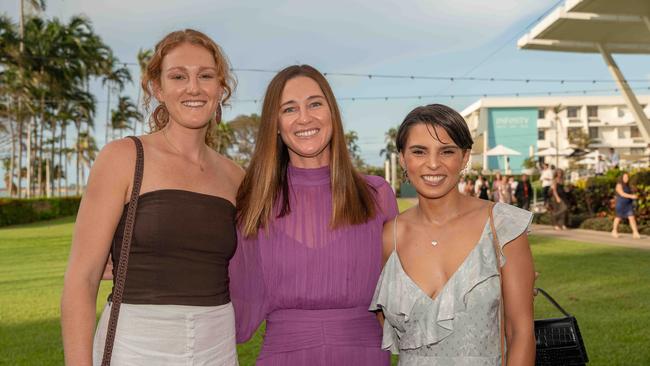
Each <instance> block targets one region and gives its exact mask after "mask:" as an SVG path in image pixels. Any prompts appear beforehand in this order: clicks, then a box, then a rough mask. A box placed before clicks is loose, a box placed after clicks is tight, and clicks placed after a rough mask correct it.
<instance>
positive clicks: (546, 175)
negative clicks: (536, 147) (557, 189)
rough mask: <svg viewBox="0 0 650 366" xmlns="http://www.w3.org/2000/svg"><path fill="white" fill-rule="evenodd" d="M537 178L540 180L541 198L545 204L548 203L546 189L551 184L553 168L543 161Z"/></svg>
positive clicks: (549, 187) (547, 189)
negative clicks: (542, 167) (542, 166)
mask: <svg viewBox="0 0 650 366" xmlns="http://www.w3.org/2000/svg"><path fill="white" fill-rule="evenodd" d="M539 179H540V180H541V181H542V200H543V201H544V204H545V205H546V204H548V191H549V189H551V185H552V184H553V170H552V169H551V167H549V165H548V164H546V163H544V169H542V174H541V175H540V177H539Z"/></svg>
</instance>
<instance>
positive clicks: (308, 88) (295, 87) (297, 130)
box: [278, 76, 332, 168]
mask: <svg viewBox="0 0 650 366" xmlns="http://www.w3.org/2000/svg"><path fill="white" fill-rule="evenodd" d="M278 113H279V115H278V122H279V123H278V127H279V133H280V136H281V137H282V141H283V142H284V143H285V145H287V147H288V149H289V159H290V160H291V164H292V165H294V166H296V167H299V168H317V167H322V166H325V165H328V164H329V160H330V142H331V141H332V114H331V112H330V106H329V104H328V102H327V99H326V98H325V95H324V94H323V91H322V90H321V88H320V87H319V86H318V83H316V81H314V80H313V79H311V78H309V77H306V76H298V77H295V78H293V79H290V80H289V81H287V83H286V84H285V86H284V89H283V91H282V96H281V98H280V109H279V111H278Z"/></svg>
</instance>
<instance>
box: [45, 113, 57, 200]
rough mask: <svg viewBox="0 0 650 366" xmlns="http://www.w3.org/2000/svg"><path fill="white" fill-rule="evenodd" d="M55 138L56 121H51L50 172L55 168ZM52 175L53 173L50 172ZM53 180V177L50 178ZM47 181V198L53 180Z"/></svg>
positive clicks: (52, 185) (49, 195)
mask: <svg viewBox="0 0 650 366" xmlns="http://www.w3.org/2000/svg"><path fill="white" fill-rule="evenodd" d="M55 137H56V121H54V120H53V121H52V141H51V142H50V149H52V151H50V164H52V167H51V168H52V170H54V168H55V167H56V165H55V164H54V162H55V160H54V158H55V157H56V142H55ZM52 173H54V171H52ZM51 178H53V179H54V177H51ZM46 181H47V186H48V187H50V194H48V197H51V196H52V188H54V180H50V179H49V178H48V179H46Z"/></svg>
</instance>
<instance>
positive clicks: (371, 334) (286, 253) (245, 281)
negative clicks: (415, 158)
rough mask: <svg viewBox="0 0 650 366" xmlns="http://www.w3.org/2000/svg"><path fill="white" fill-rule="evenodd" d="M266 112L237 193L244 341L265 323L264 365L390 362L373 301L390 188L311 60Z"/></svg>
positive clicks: (235, 270)
mask: <svg viewBox="0 0 650 366" xmlns="http://www.w3.org/2000/svg"><path fill="white" fill-rule="evenodd" d="M261 120H262V121H261V125H260V130H259V133H258V139H257V145H256V147H255V152H254V154H253V158H252V160H251V164H250V167H249V169H248V172H247V174H246V177H245V178H244V181H243V183H242V185H241V187H240V189H239V193H238V197H237V211H238V213H237V217H238V222H239V231H240V233H239V244H238V248H237V252H236V253H235V256H234V257H233V259H232V260H231V262H230V280H231V286H230V289H231V290H230V291H231V292H230V294H231V299H232V302H233V305H234V307H235V319H236V324H237V342H238V343H242V342H245V341H247V340H248V339H250V337H251V336H252V335H253V334H254V332H255V330H257V328H258V327H259V325H260V324H261V322H262V321H263V320H266V335H265V337H264V343H263V345H262V350H261V353H260V355H259V357H258V359H257V365H264V366H268V365H278V366H285V365H292V366H294V365H296V366H297V365H309V366H318V365H323V366H324V365H339V366H345V365H354V366H362V365H372V366H376V365H380V366H381V365H389V364H390V358H389V354H388V353H387V352H385V351H382V350H381V348H380V346H381V338H382V330H381V328H380V326H379V324H378V323H377V320H376V318H375V314H374V313H371V312H369V311H368V310H367V309H368V304H369V303H370V300H371V299H372V295H373V291H374V287H375V284H376V282H377V280H378V278H379V274H380V272H381V267H382V227H383V224H384V222H386V221H387V220H390V219H392V218H393V217H394V216H396V215H397V205H396V201H395V196H394V194H393V192H392V190H391V189H390V187H389V185H388V184H387V183H386V181H385V180H384V179H383V178H381V177H373V176H362V175H361V174H359V173H358V172H357V171H356V170H355V169H354V167H353V165H352V162H351V160H350V156H349V153H348V151H347V148H346V143H345V137H344V131H343V125H342V122H341V116H340V112H339V109H338V106H337V104H336V100H335V98H334V95H333V93H332V90H331V88H330V86H329V84H328V83H327V81H326V79H325V77H324V76H323V75H322V74H321V73H320V72H318V71H317V70H316V69H314V68H313V67H311V66H307V65H301V66H290V67H288V68H286V69H284V70H282V71H281V72H279V73H278V74H277V75H276V76H275V77H274V78H273V80H272V81H271V83H270V84H269V86H268V89H267V91H266V96H265V98H264V105H263V109H262V117H261Z"/></svg>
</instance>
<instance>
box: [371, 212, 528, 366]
mask: <svg viewBox="0 0 650 366" xmlns="http://www.w3.org/2000/svg"><path fill="white" fill-rule="evenodd" d="M493 217H494V226H495V228H496V232H497V237H498V239H499V243H500V245H501V249H503V247H504V246H505V245H506V244H508V243H509V242H511V241H512V240H513V239H515V238H517V237H518V236H519V235H521V234H522V233H524V232H525V231H527V229H528V227H529V225H530V222H531V220H532V213H530V212H528V211H525V210H522V209H520V208H517V207H514V206H511V205H508V204H503V203H497V204H496V205H495V206H494V209H493ZM491 238H492V233H491V230H490V223H489V221H488V222H486V223H485V227H484V228H483V233H482V234H481V237H480V239H479V241H478V243H477V244H476V246H475V247H474V248H473V249H472V251H471V252H470V253H469V254H468V256H467V258H466V259H465V260H464V262H463V263H462V264H461V265H460V267H459V268H458V270H457V271H456V272H454V274H453V275H452V276H451V277H450V278H449V280H448V281H447V283H446V284H445V285H444V287H443V288H442V289H441V291H440V292H439V293H438V295H437V296H436V297H435V298H433V299H432V298H431V297H429V296H428V294H426V293H425V292H424V291H422V290H421V289H420V288H419V287H418V286H417V285H416V284H415V283H414V282H413V280H411V278H410V277H409V276H408V275H407V274H406V272H404V269H403V268H402V266H401V263H400V259H399V256H398V254H397V251H395V250H393V253H392V254H391V255H390V257H389V258H388V261H387V262H386V265H385V266H384V269H383V271H382V273H381V277H380V278H379V282H378V283H377V287H376V289H375V294H374V297H373V299H372V303H371V306H370V310H371V311H376V310H382V311H383V313H384V316H385V319H386V321H385V322H384V336H383V341H382V348H383V349H386V350H390V351H391V352H392V353H393V354H399V355H400V357H399V365H400V366H424V365H427V366H429V365H436V366H446V365H454V366H465V365H466V366H470V365H471V366H483V365H485V366H496V365H501V352H500V341H499V330H500V329H499V297H500V293H501V291H500V284H499V271H498V270H497V264H496V255H495V252H494V246H493V244H492V239H491ZM395 245H397V240H395ZM501 263H502V265H505V263H506V258H505V256H504V255H503V252H501Z"/></svg>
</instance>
